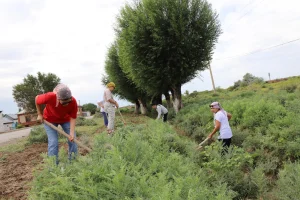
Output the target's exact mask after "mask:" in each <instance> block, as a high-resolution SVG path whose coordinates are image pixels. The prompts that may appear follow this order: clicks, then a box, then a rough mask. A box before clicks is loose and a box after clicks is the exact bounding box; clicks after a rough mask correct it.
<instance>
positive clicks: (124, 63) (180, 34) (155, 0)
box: [116, 0, 221, 111]
mask: <svg viewBox="0 0 300 200" xmlns="http://www.w3.org/2000/svg"><path fill="white" fill-rule="evenodd" d="M116 32H117V35H118V46H119V51H120V52H119V54H120V63H121V67H122V70H123V71H124V72H125V73H126V75H127V76H128V77H130V79H132V80H133V81H134V83H135V84H136V85H137V86H138V87H139V88H142V89H144V90H146V91H147V92H149V93H151V94H152V93H156V94H157V95H160V94H162V93H165V91H166V90H171V92H172V96H173V103H174V108H175V111H178V110H179V109H180V108H181V86H182V84H184V83H186V82H188V81H190V80H191V79H193V78H194V77H195V76H197V74H198V72H200V71H202V70H205V69H207V68H208V64H209V62H210V61H211V59H212V54H213V49H214V46H215V43H216V42H217V39H218V37H219V35H220V33H221V28H220V23H219V21H218V15H217V14H216V12H214V11H213V9H212V7H211V4H209V3H208V2H207V1H206V0H136V1H134V2H133V3H131V4H126V5H125V7H124V8H123V9H122V10H121V14H120V16H119V17H118V25H117V27H116Z"/></svg>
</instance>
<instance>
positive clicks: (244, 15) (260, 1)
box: [237, 0, 264, 21]
mask: <svg viewBox="0 0 300 200" xmlns="http://www.w3.org/2000/svg"><path fill="white" fill-rule="evenodd" d="M263 1H264V0H261V1H260V2H258V4H260V3H261V2H263ZM258 4H256V5H255V6H254V7H252V9H250V10H248V12H246V13H245V14H244V15H242V16H241V17H240V18H239V19H238V20H237V21H240V20H241V19H242V18H244V17H245V16H246V15H248V14H249V13H250V12H251V11H252V10H253V9H254V8H255V7H256V6H258Z"/></svg>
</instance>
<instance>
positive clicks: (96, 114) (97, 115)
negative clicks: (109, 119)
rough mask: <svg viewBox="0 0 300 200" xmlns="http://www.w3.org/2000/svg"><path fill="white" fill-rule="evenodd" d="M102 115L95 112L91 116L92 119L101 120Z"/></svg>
mask: <svg viewBox="0 0 300 200" xmlns="http://www.w3.org/2000/svg"><path fill="white" fill-rule="evenodd" d="M102 117H103V116H102V113H100V112H96V113H95V114H94V115H93V119H99V118H102Z"/></svg>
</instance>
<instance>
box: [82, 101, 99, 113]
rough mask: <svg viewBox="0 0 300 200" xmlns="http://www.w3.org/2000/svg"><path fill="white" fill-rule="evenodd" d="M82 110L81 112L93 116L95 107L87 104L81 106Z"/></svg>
mask: <svg viewBox="0 0 300 200" xmlns="http://www.w3.org/2000/svg"><path fill="white" fill-rule="evenodd" d="M82 110H83V111H90V112H91V114H92V115H93V114H95V113H96V110H97V106H96V105H95V104H93V103H87V104H83V105H82Z"/></svg>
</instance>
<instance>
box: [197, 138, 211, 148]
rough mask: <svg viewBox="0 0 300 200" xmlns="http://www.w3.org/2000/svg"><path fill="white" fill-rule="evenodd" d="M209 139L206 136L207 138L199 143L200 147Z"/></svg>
mask: <svg viewBox="0 0 300 200" xmlns="http://www.w3.org/2000/svg"><path fill="white" fill-rule="evenodd" d="M207 140H209V138H206V139H205V140H203V141H202V142H201V143H200V144H199V147H202V145H203V144H204V143H205V142H206V141H207Z"/></svg>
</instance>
